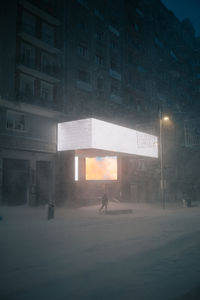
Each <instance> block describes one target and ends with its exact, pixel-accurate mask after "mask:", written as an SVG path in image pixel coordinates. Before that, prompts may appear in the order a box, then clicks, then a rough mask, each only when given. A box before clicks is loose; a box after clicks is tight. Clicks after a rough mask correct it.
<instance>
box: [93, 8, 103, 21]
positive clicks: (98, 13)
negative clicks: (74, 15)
mask: <svg viewBox="0 0 200 300" xmlns="http://www.w3.org/2000/svg"><path fill="white" fill-rule="evenodd" d="M94 14H95V16H96V17H98V18H99V19H100V20H102V21H103V20H104V11H103V10H102V9H100V8H95V9H94Z"/></svg>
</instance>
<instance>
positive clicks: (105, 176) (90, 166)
mask: <svg viewBox="0 0 200 300" xmlns="http://www.w3.org/2000/svg"><path fill="white" fill-rule="evenodd" d="M85 163H86V180H117V158H116V157H114V156H110V157H86V159H85Z"/></svg>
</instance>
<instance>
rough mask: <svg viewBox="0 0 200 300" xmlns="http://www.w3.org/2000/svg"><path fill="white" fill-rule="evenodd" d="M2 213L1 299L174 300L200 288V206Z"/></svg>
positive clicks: (13, 210) (5, 210) (117, 206)
mask: <svg viewBox="0 0 200 300" xmlns="http://www.w3.org/2000/svg"><path fill="white" fill-rule="evenodd" d="M110 208H111V209H120V208H123V209H124V208H132V209H133V213H132V214H126V215H103V214H99V213H98V212H97V211H98V208H97V207H96V206H93V207H88V208H80V209H57V211H56V218H55V219H54V220H51V221H47V220H46V213H47V212H46V210H45V208H29V207H17V208H11V207H10V208H6V207H4V208H1V210H0V215H3V220H2V221H0V240H1V247H0V299H1V300H15V299H18V300H33V299H34V300H36V299H37V300H40V299H41V300H57V299H58V300H59V299H63V300H64V299H68V300H74V299H77V300H79V299H82V300H98V299H99V300H129V299H131V300H132V299H135V300H151V299H152V300H170V299H172V300H175V299H176V298H177V297H179V296H181V295H183V294H184V293H186V292H187V291H189V290H191V289H192V288H194V287H196V286H199V285H200V207H192V208H182V207H181V206H179V207H173V208H171V209H169V208H168V209H166V210H165V211H163V210H162V209H159V208H158V207H155V206H147V205H137V204H135V205H130V204H117V203H111V204H110Z"/></svg>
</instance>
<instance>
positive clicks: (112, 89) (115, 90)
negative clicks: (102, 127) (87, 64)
mask: <svg viewBox="0 0 200 300" xmlns="http://www.w3.org/2000/svg"><path fill="white" fill-rule="evenodd" d="M110 92H111V94H115V95H118V93H119V90H118V87H117V86H116V85H114V84H113V83H112V84H111V86H110Z"/></svg>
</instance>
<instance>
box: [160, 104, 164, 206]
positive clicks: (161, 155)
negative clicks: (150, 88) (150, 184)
mask: <svg viewBox="0 0 200 300" xmlns="http://www.w3.org/2000/svg"><path fill="white" fill-rule="evenodd" d="M159 121H160V143H159V145H160V191H161V202H162V206H163V209H165V194H164V170H163V136H162V135H163V132H162V130H163V124H162V110H161V109H160V110H159Z"/></svg>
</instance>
